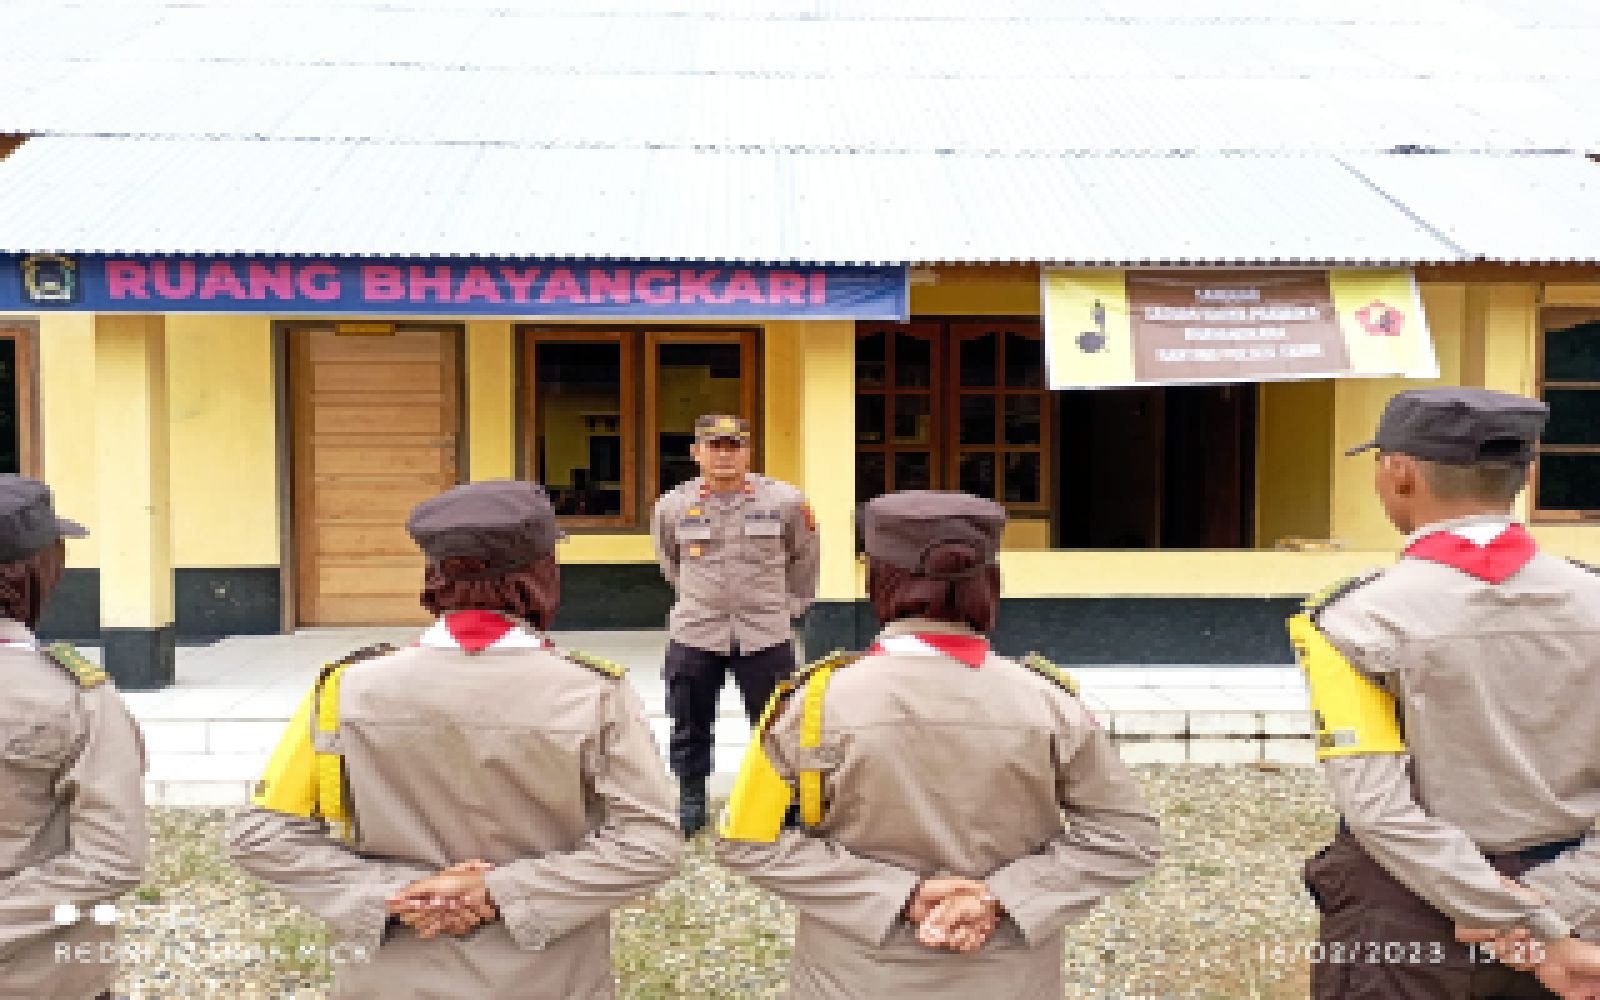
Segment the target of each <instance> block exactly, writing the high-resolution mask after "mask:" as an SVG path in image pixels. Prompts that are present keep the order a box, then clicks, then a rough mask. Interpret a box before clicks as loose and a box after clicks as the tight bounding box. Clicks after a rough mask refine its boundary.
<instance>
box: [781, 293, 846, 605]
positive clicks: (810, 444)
mask: <svg viewBox="0 0 1600 1000" xmlns="http://www.w3.org/2000/svg"><path fill="white" fill-rule="evenodd" d="M796 326H798V327H800V328H801V329H802V331H803V333H802V336H803V343H804V356H803V360H802V364H801V370H800V405H801V423H802V425H803V427H804V435H805V436H804V439H803V440H802V442H801V452H800V458H801V469H802V472H801V476H800V481H799V486H800V488H801V489H803V490H804V491H805V493H806V496H807V498H808V499H809V500H810V502H811V508H812V510H813V511H815V512H816V517H817V525H818V530H819V531H820V532H821V534H822V539H821V541H822V574H821V581H820V583H819V584H818V587H817V596H818V597H822V598H832V599H845V598H852V597H855V596H856V594H857V590H856V557H855V550H856V547H855V506H856V474H855V471H856V467H855V439H856V408H855V359H856V334H855V324H854V323H850V322H836V321H821V322H815V323H800V324H796Z"/></svg>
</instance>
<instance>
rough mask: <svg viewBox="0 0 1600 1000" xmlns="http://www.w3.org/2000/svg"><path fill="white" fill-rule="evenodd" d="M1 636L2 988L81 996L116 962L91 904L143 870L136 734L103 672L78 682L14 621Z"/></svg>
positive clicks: (111, 973) (34, 998)
mask: <svg viewBox="0 0 1600 1000" xmlns="http://www.w3.org/2000/svg"><path fill="white" fill-rule="evenodd" d="M0 643H3V644H0V997H4V998H6V1000H19V998H26V1000H85V998H87V997H92V996H95V995H96V994H98V993H100V992H101V991H103V990H106V989H108V988H110V986H111V981H112V980H113V979H114V978H115V977H116V973H117V961H116V959H117V949H116V929H115V924H114V923H111V924H101V923H99V922H97V921H95V920H94V919H93V917H92V911H93V909H94V907H95V906H96V905H98V904H101V903H113V902H115V900H116V899H117V897H119V896H121V895H122V894H124V893H126V892H128V891H129V890H131V889H133V888H134V886H136V885H138V884H139V880H140V879H141V878H143V876H144V864H145V854H146V851H147V843H146V832H145V808H144V767H145V755H144V744H143V741H142V740H141V739H140V736H139V727H138V725H137V724H136V723H135V722H134V720H133V717H132V716H131V715H130V714H129V713H128V709H127V707H126V706H125V705H124V704H123V702H122V698H121V697H120V696H119V695H118V694H117V690H116V688H115V686H113V685H112V684H111V683H110V682H109V681H106V682H103V683H99V684H96V685H94V686H92V687H85V686H84V685H83V684H81V683H80V682H79V680H78V679H77V678H75V677H74V676H73V675H72V674H71V673H70V672H68V671H67V670H66V669H65V668H63V667H62V666H61V665H60V664H57V663H55V662H54V661H52V660H50V659H48V658H47V657H46V656H45V655H44V654H43V653H40V652H39V651H38V645H37V641H36V640H35V639H34V637H33V634H32V633H31V632H30V631H29V630H28V629H27V627H26V626H24V625H22V624H21V623H19V622H15V621H10V620H7V619H0ZM66 905H71V906H73V907H76V919H74V920H72V921H71V922H70V923H59V922H58V921H57V918H56V913H55V910H56V907H58V906H66Z"/></svg>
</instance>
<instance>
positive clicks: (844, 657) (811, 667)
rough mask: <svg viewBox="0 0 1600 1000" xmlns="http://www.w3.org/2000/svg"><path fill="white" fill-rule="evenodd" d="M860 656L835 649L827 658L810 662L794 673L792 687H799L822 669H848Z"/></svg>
mask: <svg viewBox="0 0 1600 1000" xmlns="http://www.w3.org/2000/svg"><path fill="white" fill-rule="evenodd" d="M861 656H862V654H860V653H847V652H845V651H844V650H842V649H836V650H834V651H833V652H831V653H829V654H828V655H827V656H824V657H823V658H822V659H820V660H812V661H811V662H810V663H808V664H806V665H805V666H803V667H801V668H800V669H799V670H796V671H795V672H794V685H795V687H799V686H800V685H801V684H802V683H804V682H805V679H806V678H807V677H810V676H811V675H812V674H813V673H816V672H817V671H818V670H821V669H822V668H823V667H833V668H835V669H837V668H839V667H848V666H849V665H850V664H852V663H854V662H856V661H857V660H859V659H861Z"/></svg>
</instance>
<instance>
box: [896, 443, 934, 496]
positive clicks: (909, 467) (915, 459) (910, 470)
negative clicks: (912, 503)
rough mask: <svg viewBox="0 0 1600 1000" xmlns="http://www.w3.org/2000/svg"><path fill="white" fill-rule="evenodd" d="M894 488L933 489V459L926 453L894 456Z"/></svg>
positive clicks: (904, 453) (907, 452) (908, 453)
mask: <svg viewBox="0 0 1600 1000" xmlns="http://www.w3.org/2000/svg"><path fill="white" fill-rule="evenodd" d="M894 488H895V489H897V490H931V489H933V457H932V456H931V455H930V454H928V453H927V452H925V451H902V452H899V453H897V454H896V455H895V456H894Z"/></svg>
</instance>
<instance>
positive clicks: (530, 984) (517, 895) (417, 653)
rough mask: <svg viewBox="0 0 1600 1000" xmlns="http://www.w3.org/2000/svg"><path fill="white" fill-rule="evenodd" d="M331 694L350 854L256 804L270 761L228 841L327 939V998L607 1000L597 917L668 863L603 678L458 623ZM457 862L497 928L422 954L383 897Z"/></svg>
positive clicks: (642, 733)
mask: <svg viewBox="0 0 1600 1000" xmlns="http://www.w3.org/2000/svg"><path fill="white" fill-rule="evenodd" d="M337 697H338V720H337V735H336V737H335V738H334V739H333V740H332V741H331V747H330V748H331V749H336V750H338V751H339V752H340V753H341V754H342V757H343V761H344V770H345V780H346V782H347V784H348V794H349V796H350V800H349V802H348V804H347V806H348V808H347V812H348V814H349V816H350V819H351V821H352V824H353V827H354V831H353V835H352V839H351V840H350V841H348V842H347V841H344V840H341V839H339V838H337V837H335V836H333V835H331V834H330V832H329V831H328V830H327V829H326V828H325V826H324V824H323V822H322V821H321V820H319V819H315V818H308V817H305V816H297V815H293V814H291V813H289V812H281V811H277V810H274V809H272V808H268V804H271V803H274V802H289V801H291V800H292V798H293V796H292V795H289V794H287V792H288V791H289V789H287V788H286V789H282V790H280V789H275V788H273V787H271V782H272V780H273V775H274V768H273V766H272V765H269V768H268V779H267V782H265V784H267V785H268V787H264V788H261V789H259V791H258V795H257V797H256V799H255V804H256V807H255V808H253V809H251V810H250V811H249V812H246V813H244V814H243V815H241V816H240V817H239V818H238V819H237V820H236V821H235V822H234V824H233V827H232V829H231V831H230V833H229V837H230V841H231V853H232V856H233V859H234V861H235V862H236V863H237V864H239V866H240V867H242V868H244V869H245V870H246V871H248V872H250V873H251V874H252V875H255V876H256V877H257V878H259V879H261V880H262V881H264V882H266V883H267V884H269V885H272V886H273V887H275V888H277V889H278V890H279V891H280V892H282V893H283V894H284V895H286V896H288V897H289V898H290V899H291V900H293V901H294V902H296V903H298V904H300V905H301V906H303V907H305V908H306V909H307V910H309V911H311V912H312V913H313V914H315V915H316V916H318V917H321V918H322V919H323V920H325V921H327V922H328V923H329V924H330V925H331V928H332V930H333V932H334V934H335V937H336V939H337V940H338V941H339V942H341V945H342V949H341V950H340V951H339V952H338V953H336V955H335V956H334V957H335V962H334V965H335V979H334V993H333V995H334V996H335V997H336V998H345V1000H356V998H360V1000H402V998H414V1000H423V998H427V1000H456V998H463V997H497V998H498V997H505V998H538V1000H569V998H570V1000H608V998H610V997H612V996H614V992H613V989H614V987H613V983H612V975H611V952H610V933H611V932H610V920H609V916H608V914H609V912H610V911H611V909H612V908H613V907H616V906H618V905H620V904H622V903H625V902H627V901H628V900H631V899H633V898H634V897H636V896H639V895H641V894H643V893H646V892H648V891H650V890H651V889H653V888H655V887H656V886H658V885H660V884H661V883H662V882H664V881H666V880H667V878H668V877H670V876H671V875H672V873H673V871H674V870H675V869H676V867H677V864H678V859H679V856H680V854H681V849H682V848H681V844H680V842H679V838H678V828H677V822H676V817H675V816H674V813H673V797H672V786H671V784H670V783H669V782H668V780H667V777H666V771H665V768H664V767H663V765H662V762H661V755H660V752H659V751H658V750H657V749H656V745H655V741H654V739H653V738H652V737H651V734H650V729H649V726H648V724H647V723H646V722H645V718H644V711H643V706H642V705H641V703H640V700H639V697H638V695H637V694H636V693H635V692H634V690H633V687H632V685H630V684H629V683H628V682H627V680H626V678H625V677H622V676H621V675H620V668H614V669H612V668H610V667H609V665H607V664H605V663H604V662H603V661H596V660H592V659H589V658H586V657H583V656H582V655H581V654H576V653H568V654H563V653H560V652H557V651H556V650H554V649H551V648H550V646H549V643H548V641H547V640H546V639H545V638H544V637H543V636H542V635H540V634H539V633H537V632H535V631H533V630H530V629H526V628H523V627H521V626H520V625H518V624H516V623H514V622H512V621H510V620H508V619H506V618H504V617H502V616H500V615H497V614H494V613H491V612H482V611H459V612H453V613H450V614H447V615H445V616H444V617H443V618H442V619H441V620H440V622H439V623H438V624H436V625H435V626H434V627H433V628H431V629H429V630H428V631H427V632H426V633H424V635H423V637H422V639H421V641H420V643H419V644H418V645H417V646H414V647H411V648H408V649H404V650H400V651H398V652H394V653H392V654H390V655H387V656H382V657H379V658H376V659H368V660H365V661H363V662H358V663H354V664H352V665H351V666H349V667H347V668H345V670H344V671H343V673H342V674H341V675H340V676H339V680H338V695H337ZM318 711H319V712H320V705H319V708H318ZM295 738H304V737H303V734H302V733H299V732H294V731H291V732H290V733H288V734H286V736H285V742H286V744H287V743H288V742H289V741H290V740H292V739H295ZM319 739H320V740H322V742H324V743H325V744H326V743H329V742H330V741H327V740H325V739H323V738H321V737H319ZM283 752H284V748H282V747H280V754H281V753H283ZM275 759H276V755H275ZM280 780H283V781H284V782H286V783H287V782H288V781H289V779H288V778H283V779H280ZM470 859H482V860H484V861H487V862H490V863H491V864H494V865H495V866H496V868H495V870H494V871H492V872H490V873H488V875H486V876H485V881H486V884H487V885H488V888H489V892H490V895H491V898H492V900H493V902H494V903H495V905H496V906H497V907H498V908H499V910H500V919H499V920H497V921H494V922H491V923H488V924H484V925H482V926H480V927H478V928H477V929H475V930H474V931H472V932H471V933H469V934H468V935H466V936H464V937H450V936H441V937H437V938H433V939H431V940H423V939H421V938H419V937H417V936H416V934H415V933H414V932H413V931H412V930H411V929H410V928H407V927H404V926H402V925H400V924H399V923H398V922H396V923H393V924H390V923H388V917H387V914H386V911H385V901H386V900H387V899H388V897H389V896H390V895H391V894H393V893H395V892H398V891H399V890H400V889H402V888H404V887H405V886H406V885H408V884H409V883H411V882H412V881H415V880H416V879H420V878H424V877H426V876H428V875H432V874H435V873H437V872H438V871H440V870H441V869H444V868H446V867H448V866H450V865H452V864H456V863H459V862H462V861H467V860H470Z"/></svg>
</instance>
